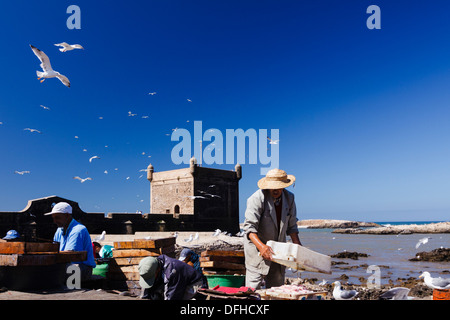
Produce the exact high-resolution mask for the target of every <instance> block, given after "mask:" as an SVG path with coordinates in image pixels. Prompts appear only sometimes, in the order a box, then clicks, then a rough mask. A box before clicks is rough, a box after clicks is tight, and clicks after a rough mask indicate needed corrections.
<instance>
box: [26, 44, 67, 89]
mask: <svg viewBox="0 0 450 320" xmlns="http://www.w3.org/2000/svg"><path fill="white" fill-rule="evenodd" d="M30 47H31V50H33V52H34V54H35V55H36V57H38V58H39V60H40V61H41V68H42V70H43V71H44V72H41V71H36V75H37V76H38V80H40V79H41V78H42V80H41V83H42V82H44V80H45V79H48V78H55V77H56V78H58V79H59V80H60V81H61V82H62V83H63V84H64V85H65V86H66V87H70V81H69V79H68V78H67V77H66V76H64V75H62V74H60V73H59V72H57V71H54V70H53V69H52V65H51V64H50V59H49V58H48V56H47V55H46V54H45V53H44V52H43V51H41V50H39V49H38V48H36V47H34V46H32V45H31V44H30Z"/></svg>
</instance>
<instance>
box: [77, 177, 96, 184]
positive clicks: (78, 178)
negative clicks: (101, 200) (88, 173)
mask: <svg viewBox="0 0 450 320" xmlns="http://www.w3.org/2000/svg"><path fill="white" fill-rule="evenodd" d="M73 178H74V179H77V180H80V181H81V183H83V182H85V181H86V180H92V178H91V177H87V178H84V179H82V178H80V177H79V176H76V177H73Z"/></svg>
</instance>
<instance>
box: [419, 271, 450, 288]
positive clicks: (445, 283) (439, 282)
mask: <svg viewBox="0 0 450 320" xmlns="http://www.w3.org/2000/svg"><path fill="white" fill-rule="evenodd" d="M419 278H424V279H423V281H424V282H425V284H426V285H427V286H428V287H429V288H432V289H440V290H448V289H450V278H447V279H444V278H440V277H439V278H432V277H431V275H430V273H429V272H427V271H425V272H424V273H422V274H421V275H420V276H419Z"/></svg>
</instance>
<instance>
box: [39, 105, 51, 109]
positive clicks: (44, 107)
mask: <svg viewBox="0 0 450 320" xmlns="http://www.w3.org/2000/svg"><path fill="white" fill-rule="evenodd" d="M41 108H43V109H45V110H50V108H49V107H46V106H43V105H42V104H41Z"/></svg>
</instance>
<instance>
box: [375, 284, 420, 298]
mask: <svg viewBox="0 0 450 320" xmlns="http://www.w3.org/2000/svg"><path fill="white" fill-rule="evenodd" d="M409 291H410V289H408V288H403V287H397V288H392V289H390V290H388V291H386V292H385V293H383V294H382V295H381V296H380V298H381V299H386V300H412V299H413V297H408V293H409Z"/></svg>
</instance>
